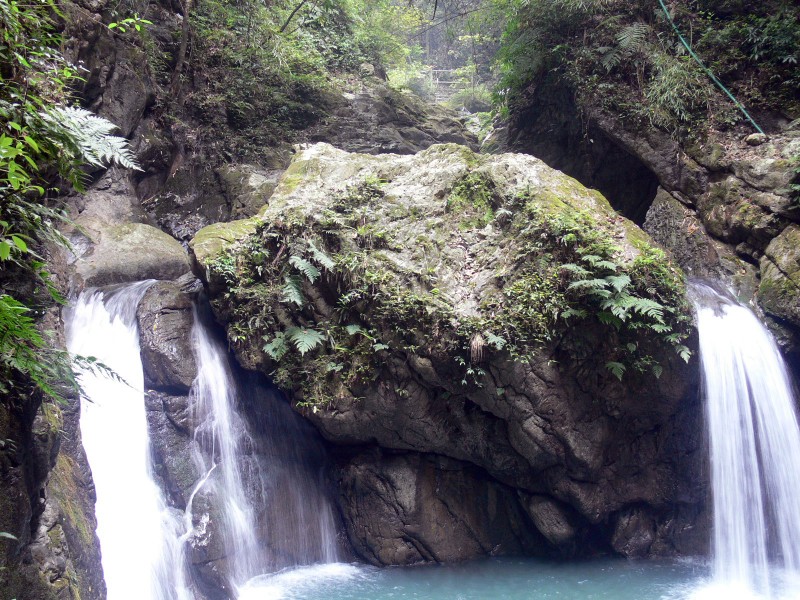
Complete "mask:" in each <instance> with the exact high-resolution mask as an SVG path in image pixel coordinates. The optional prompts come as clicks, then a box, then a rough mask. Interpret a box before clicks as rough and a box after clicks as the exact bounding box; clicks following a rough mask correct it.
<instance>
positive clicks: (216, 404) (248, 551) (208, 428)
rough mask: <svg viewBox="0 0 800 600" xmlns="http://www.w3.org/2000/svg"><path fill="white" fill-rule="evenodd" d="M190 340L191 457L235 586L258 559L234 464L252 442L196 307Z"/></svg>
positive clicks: (257, 569) (248, 509)
mask: <svg viewBox="0 0 800 600" xmlns="http://www.w3.org/2000/svg"><path fill="white" fill-rule="evenodd" d="M192 341H193V343H194V348H195V357H196V359H197V370H198V372H197V378H196V379H195V381H194V384H193V386H192V392H191V396H192V404H191V406H192V410H193V412H194V422H195V423H199V425H198V427H197V429H196V430H195V436H194V438H195V441H196V442H197V443H196V444H195V446H194V460H195V462H196V463H197V465H198V467H199V469H200V472H203V473H207V476H206V478H205V479H206V480H205V482H204V484H203V489H204V490H207V491H209V492H212V493H213V494H214V496H215V498H216V501H217V503H218V505H219V506H218V509H219V511H220V514H221V518H222V523H223V536H224V539H225V547H226V549H227V554H228V557H229V563H230V564H231V566H232V569H231V573H230V575H231V579H232V583H233V584H234V585H235V584H236V583H237V582H243V581H246V580H247V579H249V578H250V577H252V576H254V575H256V574H257V573H259V572H260V568H261V567H262V563H263V560H262V558H261V557H262V552H261V550H260V549H259V545H258V539H257V537H256V529H255V527H254V523H255V522H256V519H255V515H254V513H253V509H252V506H251V504H250V502H249V501H248V498H247V494H246V492H245V489H244V484H243V481H242V474H241V472H240V469H239V467H238V464H237V463H238V461H239V460H240V458H241V456H242V454H243V453H242V447H243V446H245V445H247V446H252V439H250V436H249V434H248V432H247V428H246V426H245V424H244V422H243V421H242V418H241V416H240V415H239V413H238V412H237V411H236V407H235V405H234V403H235V401H236V397H235V386H234V384H233V378H232V376H231V373H230V369H229V367H228V364H227V360H226V358H227V357H226V356H225V353H224V351H223V349H222V348H220V347H219V346H218V345H217V344H215V343H214V340H213V338H212V337H211V336H210V335H209V332H208V330H207V329H206V328H205V327H204V326H203V325H202V324H201V323H200V319H199V318H198V315H197V311H196V310H195V319H194V327H193V328H192ZM212 470H213V471H212Z"/></svg>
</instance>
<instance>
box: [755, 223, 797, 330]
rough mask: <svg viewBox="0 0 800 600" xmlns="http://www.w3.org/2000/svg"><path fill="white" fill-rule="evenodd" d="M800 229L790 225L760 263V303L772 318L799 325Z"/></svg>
mask: <svg viewBox="0 0 800 600" xmlns="http://www.w3.org/2000/svg"><path fill="white" fill-rule="evenodd" d="M799 296H800V227H798V226H797V225H791V226H790V227H787V228H786V229H785V230H784V231H783V232H782V233H781V234H780V235H779V236H777V237H776V238H775V239H773V240H772V242H770V245H769V246H768V247H767V250H766V252H765V253H764V257H763V258H762V259H761V284H760V285H759V288H758V297H759V302H760V304H761V306H762V307H764V310H765V311H767V312H768V313H769V314H770V315H773V316H775V317H778V318H779V319H783V320H786V321H789V322H791V323H793V324H797V323H800V302H798V297H799Z"/></svg>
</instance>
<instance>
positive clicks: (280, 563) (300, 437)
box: [192, 309, 338, 588]
mask: <svg viewBox="0 0 800 600" xmlns="http://www.w3.org/2000/svg"><path fill="white" fill-rule="evenodd" d="M207 320H208V317H207V316H204V315H201V314H200V311H198V310H197V309H196V310H195V325H194V328H193V331H192V340H193V342H194V348H195V357H196V360H197V367H198V376H197V379H196V380H195V383H194V386H193V389H192V397H193V398H192V406H193V410H194V411H195V422H197V423H200V425H199V426H198V428H197V430H196V432H195V441H196V442H197V444H196V446H195V461H196V462H197V464H198V467H199V468H200V470H201V472H207V473H209V472H211V470H212V469H214V472H211V474H210V476H209V477H208V481H207V482H206V483H205V484H204V488H205V490H206V491H207V492H210V493H211V494H213V495H214V496H215V497H217V498H218V501H219V503H220V504H221V508H222V509H223V517H222V518H223V535H224V538H225V546H226V549H227V554H228V557H229V558H228V560H229V562H230V563H231V564H232V569H231V576H232V577H231V579H232V581H231V585H232V587H234V588H235V587H239V586H241V585H242V584H243V583H245V582H246V581H247V580H248V579H250V578H252V577H254V576H256V575H259V574H263V573H267V572H272V571H275V570H277V569H280V568H283V567H289V566H296V565H307V564H312V563H319V562H335V561H336V560H337V558H338V556H337V544H336V534H335V531H336V529H335V523H334V518H333V512H332V510H331V507H330V504H329V502H328V500H327V498H326V496H325V494H323V493H321V490H322V489H324V486H323V485H322V482H321V481H320V475H319V474H320V472H321V469H320V465H321V463H322V458H321V456H320V454H321V448H320V447H319V445H318V443H316V442H315V441H314V440H313V435H309V433H310V432H309V431H308V430H307V429H302V426H301V425H300V419H301V418H300V417H299V415H297V414H295V413H294V412H293V411H291V409H290V408H289V406H288V405H287V404H286V403H285V402H281V401H280V400H279V399H278V398H276V397H271V396H272V394H269V390H268V389H265V388H264V386H263V384H260V383H255V382H248V383H249V384H245V385H241V384H239V383H238V382H237V381H236V377H235V376H234V373H233V370H232V367H231V365H230V364H229V361H228V353H227V350H226V348H225V347H224V345H223V344H222V343H221V341H220V340H217V339H215V337H214V336H213V335H212V332H211V329H210V327H208V326H207V325H206V324H205V322H206V321H207ZM241 376H243V375H241ZM248 395H249V397H248V398H247V402H246V404H248V405H250V406H251V407H257V410H256V411H255V413H256V414H251V418H250V421H251V422H255V423H257V424H258V425H259V426H260V428H261V430H262V431H261V433H263V435H261V436H259V438H260V441H257V440H256V439H254V436H253V435H251V433H250V430H249V427H248V425H247V423H246V422H245V420H244V419H243V418H242V416H241V414H240V412H239V406H238V405H239V404H245V403H242V402H240V401H241V400H242V397H243V396H248ZM315 454H316V456H315ZM253 506H259V507H261V510H259V511H258V512H259V514H258V515H257V514H256V513H255V511H254V510H253V508H252V507H253Z"/></svg>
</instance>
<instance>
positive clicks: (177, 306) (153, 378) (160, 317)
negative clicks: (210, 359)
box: [137, 281, 199, 394]
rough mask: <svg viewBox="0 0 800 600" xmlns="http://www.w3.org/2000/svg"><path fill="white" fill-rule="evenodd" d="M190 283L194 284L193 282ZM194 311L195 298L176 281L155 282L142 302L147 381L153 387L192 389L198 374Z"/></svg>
mask: <svg viewBox="0 0 800 600" xmlns="http://www.w3.org/2000/svg"><path fill="white" fill-rule="evenodd" d="M188 283H189V284H190V285H191V281H190V282H188ZM198 283H199V282H198ZM192 312H193V311H192V297H191V296H190V295H188V294H187V293H185V291H184V289H182V286H181V285H180V284H179V283H176V282H172V281H159V282H157V283H155V284H153V285H152V286H151V287H150V288H149V289H148V290H147V292H146V293H145V295H144V297H143V298H142V301H141V302H140V303H139V308H138V310H137V320H138V323H139V343H140V345H141V348H142V364H143V366H144V375H145V384H146V385H147V386H148V387H149V388H150V389H154V390H159V391H164V392H173V393H179V394H187V393H188V392H189V388H190V387H191V386H192V382H193V381H194V379H195V377H197V365H196V364H195V358H194V351H193V349H192V337H191V332H192V326H193V324H194V317H193V314H192Z"/></svg>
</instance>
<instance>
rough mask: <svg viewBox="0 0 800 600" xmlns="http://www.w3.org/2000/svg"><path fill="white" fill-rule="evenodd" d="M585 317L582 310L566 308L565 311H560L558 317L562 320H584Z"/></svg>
mask: <svg viewBox="0 0 800 600" xmlns="http://www.w3.org/2000/svg"><path fill="white" fill-rule="evenodd" d="M586 315H587V313H586V311H585V310H583V309H582V308H568V309H566V310H563V311H561V314H560V315H559V316H560V317H561V318H562V319H565V320H566V319H569V318H571V317H578V318H579V319H583V318H585V317H586Z"/></svg>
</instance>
